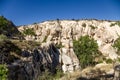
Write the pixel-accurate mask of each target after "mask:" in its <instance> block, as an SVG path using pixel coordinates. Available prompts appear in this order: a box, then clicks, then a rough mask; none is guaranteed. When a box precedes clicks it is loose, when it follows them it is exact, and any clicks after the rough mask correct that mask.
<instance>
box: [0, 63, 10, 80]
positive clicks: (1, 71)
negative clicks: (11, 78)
mask: <svg viewBox="0 0 120 80" xmlns="http://www.w3.org/2000/svg"><path fill="white" fill-rule="evenodd" d="M7 74H8V69H7V67H6V65H4V64H0V80H7Z"/></svg>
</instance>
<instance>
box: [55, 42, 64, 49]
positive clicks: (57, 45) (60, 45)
mask: <svg viewBox="0 0 120 80" xmlns="http://www.w3.org/2000/svg"><path fill="white" fill-rule="evenodd" d="M55 46H56V48H58V49H60V48H62V47H64V46H63V45H62V43H60V44H56V45H55Z"/></svg>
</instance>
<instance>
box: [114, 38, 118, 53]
mask: <svg viewBox="0 0 120 80" xmlns="http://www.w3.org/2000/svg"><path fill="white" fill-rule="evenodd" d="M113 47H114V48H116V49H117V53H118V54H120V37H119V38H117V39H116V40H115V42H114V44H113Z"/></svg>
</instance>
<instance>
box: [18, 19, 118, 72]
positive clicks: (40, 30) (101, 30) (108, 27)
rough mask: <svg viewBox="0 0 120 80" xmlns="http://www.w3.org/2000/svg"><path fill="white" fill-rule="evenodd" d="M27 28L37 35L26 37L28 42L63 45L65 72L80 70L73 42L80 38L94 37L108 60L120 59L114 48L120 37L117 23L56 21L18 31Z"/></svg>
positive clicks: (62, 56) (61, 52) (22, 27)
mask: <svg viewBox="0 0 120 80" xmlns="http://www.w3.org/2000/svg"><path fill="white" fill-rule="evenodd" d="M112 24H114V25H112ZM27 28H32V29H33V30H34V32H35V34H36V35H35V36H31V35H26V36H25V39H26V40H36V41H38V42H41V43H42V42H53V43H54V44H56V45H61V47H60V49H59V51H60V54H61V58H60V59H61V60H60V61H61V63H63V66H62V68H63V71H64V72H67V71H70V72H72V71H74V69H78V68H80V66H79V61H78V59H77V57H76V55H75V53H74V51H73V40H74V39H75V40H78V38H79V37H80V36H84V35H89V36H90V37H93V38H94V39H95V40H96V41H97V43H98V46H99V51H100V52H101V53H102V55H103V56H105V57H106V58H111V59H112V60H114V59H117V58H118V57H119V56H118V54H116V50H115V49H114V48H113V47H112V45H113V44H114V41H115V40H116V39H117V38H118V37H119V35H120V26H119V25H117V24H116V22H115V21H102V20H101V21H100V20H54V21H45V22H42V23H38V24H33V25H26V26H20V27H19V28H18V29H19V31H20V32H23V31H24V30H25V29H27Z"/></svg>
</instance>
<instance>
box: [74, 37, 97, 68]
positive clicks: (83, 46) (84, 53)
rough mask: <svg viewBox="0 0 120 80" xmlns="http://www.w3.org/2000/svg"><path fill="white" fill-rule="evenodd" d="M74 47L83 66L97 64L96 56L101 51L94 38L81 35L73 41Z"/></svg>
mask: <svg viewBox="0 0 120 80" xmlns="http://www.w3.org/2000/svg"><path fill="white" fill-rule="evenodd" d="M73 49H74V51H75V54H76V55H77V57H78V59H79V61H80V65H81V67H82V68H85V67H86V66H90V65H94V64H95V61H94V58H95V57H96V56H97V55H98V53H99V52H98V45H97V42H96V41H95V40H94V39H93V38H90V37H89V36H81V37H80V38H79V39H78V40H74V41H73Z"/></svg>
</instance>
